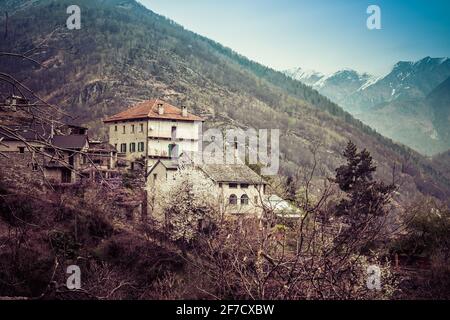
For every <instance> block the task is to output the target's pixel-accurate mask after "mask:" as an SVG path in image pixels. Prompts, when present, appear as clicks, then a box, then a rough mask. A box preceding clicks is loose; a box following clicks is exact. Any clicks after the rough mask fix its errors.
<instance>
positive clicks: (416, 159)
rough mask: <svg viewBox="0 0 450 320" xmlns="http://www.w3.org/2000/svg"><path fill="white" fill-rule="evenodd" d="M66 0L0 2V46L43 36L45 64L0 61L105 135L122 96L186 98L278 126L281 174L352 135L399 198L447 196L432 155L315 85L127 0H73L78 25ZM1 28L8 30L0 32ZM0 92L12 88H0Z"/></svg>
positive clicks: (194, 105)
mask: <svg viewBox="0 0 450 320" xmlns="http://www.w3.org/2000/svg"><path fill="white" fill-rule="evenodd" d="M71 4H72V3H71V1H66V0H58V1H52V0H42V1H25V0H20V1H10V0H0V7H1V8H2V9H3V11H7V12H8V19H6V18H5V17H2V18H1V20H0V24H1V25H2V26H6V25H7V28H5V31H7V32H5V37H4V40H2V41H1V44H0V51H9V52H24V51H27V50H30V49H32V48H33V46H36V45H38V44H39V43H40V41H42V40H43V39H44V38H45V37H51V39H52V41H51V45H50V46H49V47H48V48H46V50H45V51H44V52H41V53H40V54H39V56H37V57H36V58H39V60H40V61H44V66H45V67H42V66H41V67H40V66H37V65H35V64H33V63H31V62H27V61H23V63H22V64H20V65H17V64H12V63H10V60H9V59H8V58H7V57H2V59H0V69H1V70H5V71H7V72H9V73H12V74H15V76H16V77H17V79H19V80H24V81H25V83H26V84H27V86H29V87H30V88H32V89H34V90H36V92H38V93H39V94H40V95H41V96H42V97H43V98H45V99H48V100H50V101H51V102H53V103H55V104H58V105H60V106H62V107H63V108H64V109H65V110H66V111H67V112H68V113H70V114H72V115H74V116H76V121H78V122H80V123H83V124H85V125H88V126H89V127H90V128H92V129H93V130H91V132H92V133H91V134H94V135H98V136H100V137H104V135H105V130H104V129H103V127H102V122H101V120H102V119H103V118H105V117H106V116H108V115H111V114H114V113H116V112H118V111H120V110H122V109H124V108H126V107H127V106H129V105H130V104H132V103H134V102H136V101H139V100H144V99H149V98H152V97H158V98H162V99H165V100H167V101H168V102H172V103H174V104H179V103H184V104H186V105H187V106H189V107H190V108H191V109H192V110H193V112H195V113H198V114H200V115H203V116H205V117H206V118H207V122H206V123H207V125H208V126H220V127H223V126H228V125H233V126H239V127H243V128H247V127H254V128H279V129H281V133H282V136H281V143H280V145H281V152H282V170H281V173H283V174H287V175H290V174H293V173H294V172H296V171H297V170H298V169H299V168H300V169H304V168H307V167H309V166H310V165H311V164H312V162H313V159H312V155H311V153H310V152H309V148H310V147H311V146H315V145H317V144H319V143H320V144H321V146H322V147H321V148H320V149H319V153H318V159H319V163H320V167H321V168H320V169H321V170H319V171H318V172H320V174H321V176H325V175H330V174H332V173H333V171H334V168H336V167H337V165H339V164H340V163H341V162H342V158H341V155H340V150H342V148H343V146H344V145H345V143H346V142H347V140H348V139H352V140H353V141H355V142H356V144H357V145H359V146H361V147H366V148H368V149H369V150H370V151H371V153H372V155H373V156H374V159H375V160H376V162H377V165H378V167H379V170H378V172H379V174H380V176H381V177H383V178H385V179H390V176H391V174H392V172H393V166H394V165H395V167H396V170H395V173H396V174H397V175H399V176H400V177H399V178H401V179H402V181H403V183H402V189H401V190H400V197H401V198H403V199H412V198H414V196H415V195H417V191H422V192H424V193H429V194H433V195H434V196H436V197H438V198H440V199H442V200H447V199H448V198H449V196H448V195H449V194H450V193H449V190H450V187H449V186H450V182H449V181H448V179H447V178H446V177H445V176H442V175H441V174H440V173H439V172H438V171H436V170H435V168H434V167H433V165H432V164H431V162H429V161H428V160H426V159H425V158H423V157H421V156H420V155H419V154H417V153H415V152H413V151H411V150H409V149H408V148H406V147H404V146H401V145H397V144H394V143H393V142H392V141H390V140H388V139H386V138H384V137H382V136H381V135H379V134H377V133H376V132H374V131H373V130H371V129H370V128H369V127H367V126H365V125H363V124H362V123H361V122H360V121H358V120H355V119H354V118H353V117H352V116H351V115H350V114H348V113H346V112H344V111H343V110H342V109H341V108H340V107H339V106H337V105H336V104H334V103H332V102H330V101H329V100H328V99H327V98H325V97H323V96H322V95H320V94H319V93H318V92H317V91H315V90H313V89H311V88H309V87H307V86H305V85H303V84H302V83H300V82H299V81H295V80H293V79H291V78H289V77H287V76H286V75H284V74H283V73H280V72H276V71H274V70H272V69H270V68H267V67H265V66H262V65H260V64H258V63H256V62H253V61H250V60H248V59H247V58H245V57H243V56H241V55H239V54H237V53H235V52H233V51H232V50H230V49H228V48H225V47H223V46H222V45H220V44H218V43H216V42H214V41H212V40H209V39H206V38H204V37H202V36H200V35H197V34H195V33H192V32H190V31H187V30H185V29H184V28H183V27H182V26H180V25H178V24H176V23H174V22H173V21H170V20H168V19H166V18H164V17H162V16H160V15H158V14H155V13H153V12H152V11H150V10H148V9H146V8H145V7H143V6H142V5H140V4H138V3H137V2H135V1H133V0H97V1H87V0H85V1H78V5H79V6H80V8H81V17H82V18H81V19H82V27H81V30H67V29H66V28H65V23H66V19H67V17H68V14H67V13H66V9H67V7H68V6H69V5H71ZM6 29H7V30H6ZM0 92H1V94H3V95H7V94H9V93H11V92H10V89H9V87H8V86H3V87H2V89H1V91H0Z"/></svg>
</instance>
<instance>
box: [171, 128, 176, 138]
mask: <svg viewBox="0 0 450 320" xmlns="http://www.w3.org/2000/svg"><path fill="white" fill-rule="evenodd" d="M170 137H171V138H172V140H175V139H176V138H177V127H176V126H172V131H171V135H170Z"/></svg>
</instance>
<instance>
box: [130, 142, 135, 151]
mask: <svg viewBox="0 0 450 320" xmlns="http://www.w3.org/2000/svg"><path fill="white" fill-rule="evenodd" d="M130 152H136V143H134V142H131V143H130Z"/></svg>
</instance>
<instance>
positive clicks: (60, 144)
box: [53, 134, 88, 149]
mask: <svg viewBox="0 0 450 320" xmlns="http://www.w3.org/2000/svg"><path fill="white" fill-rule="evenodd" d="M87 143H88V140H87V136H86V135H84V134H71V135H68V136H54V137H53V145H54V146H55V147H57V148H61V149H83V148H84V147H85V146H86V145H87Z"/></svg>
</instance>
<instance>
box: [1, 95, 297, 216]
mask: <svg viewBox="0 0 450 320" xmlns="http://www.w3.org/2000/svg"><path fill="white" fill-rule="evenodd" d="M27 104H28V101H27V100H26V99H25V98H22V97H20V96H14V95H11V96H10V97H8V98H7V99H6V101H5V103H4V104H3V106H2V107H1V111H0V112H1V113H3V115H2V118H4V119H5V120H6V126H5V127H3V128H2V129H1V130H0V139H1V144H0V153H1V154H2V155H4V157H2V158H4V159H5V158H6V159H8V161H7V162H8V163H9V164H11V165H13V166H14V168H11V171H19V170H20V171H23V172H27V174H29V175H30V176H31V177H33V179H35V180H40V181H43V183H44V182H45V183H47V184H49V185H51V186H64V187H70V186H71V185H78V184H80V183H82V182H83V181H93V182H95V183H98V184H106V185H108V186H113V185H114V184H116V183H117V182H120V181H121V180H122V178H121V177H122V176H126V175H128V174H130V173H133V174H134V177H137V178H136V180H138V179H140V180H141V181H143V183H141V187H142V189H144V194H145V197H144V198H143V200H142V203H139V201H138V202H137V203H135V204H134V206H135V208H134V210H135V211H136V210H137V211H140V214H141V215H142V216H150V217H153V218H155V219H163V217H162V216H161V212H160V210H159V208H158V205H157V204H156V203H155V201H156V199H157V198H158V195H159V194H160V193H162V190H166V191H167V189H168V188H169V189H170V185H171V184H172V183H173V182H174V181H177V179H182V176H183V173H184V172H186V171H193V172H195V174H197V175H199V176H200V177H201V179H202V181H199V182H198V183H199V184H203V185H205V184H210V188H209V189H211V190H209V191H210V192H211V195H212V196H211V197H213V198H214V200H215V203H214V205H215V206H216V207H217V208H218V209H219V210H220V213H221V214H226V215H230V216H239V217H257V218H260V217H261V216H262V215H263V212H264V211H265V210H271V211H273V212H275V213H276V214H277V215H280V216H284V217H288V218H298V217H299V216H300V215H299V212H300V211H299V209H297V208H295V207H294V206H293V205H291V204H290V203H289V202H288V201H286V200H283V199H282V198H280V197H279V196H278V195H276V194H271V193H270V192H268V189H269V188H268V187H267V184H268V183H267V181H266V180H265V179H264V178H263V177H262V176H260V175H259V174H258V173H256V172H255V171H253V170H252V169H251V168H250V167H249V166H247V165H246V164H245V158H244V159H241V157H240V154H239V153H238V149H240V148H241V146H238V143H237V142H236V143H234V144H232V145H227V146H226V148H231V149H232V153H233V154H234V159H233V162H232V163H229V162H226V161H224V162H220V161H219V162H217V161H215V162H214V161H206V160H205V159H206V158H207V157H209V156H210V155H208V154H206V153H204V152H202V151H203V150H201V148H202V144H201V143H199V142H201V140H202V136H201V135H202V132H201V130H202V129H201V128H202V124H203V123H204V122H205V119H203V118H201V117H199V116H196V115H194V114H191V113H189V112H188V110H187V107H185V106H181V107H180V108H178V107H175V106H173V105H171V104H169V103H167V102H164V101H163V100H160V99H152V100H148V101H143V102H140V103H138V104H136V105H134V106H131V107H128V108H126V109H125V110H124V111H122V112H120V113H117V114H115V115H112V116H110V117H107V118H106V119H103V123H104V125H105V126H106V127H107V132H108V137H109V139H108V141H100V140H97V139H94V138H92V137H91V135H90V133H89V129H88V128H86V127H83V126H79V125H75V124H70V123H59V124H58V125H53V123H52V124H50V125H49V124H48V123H44V122H43V123H39V121H36V119H33V121H29V122H27V121H25V122H24V121H21V122H20V124H18V123H17V122H15V121H13V120H12V121H10V123H8V122H7V119H16V118H17V116H18V114H21V111H22V110H24V109H26V108H27ZM220 147H222V146H220ZM244 157H245V154H244ZM12 159H14V161H11V160H12ZM198 159H201V160H202V161H198ZM134 182H137V181H134ZM135 184H136V183H135Z"/></svg>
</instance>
